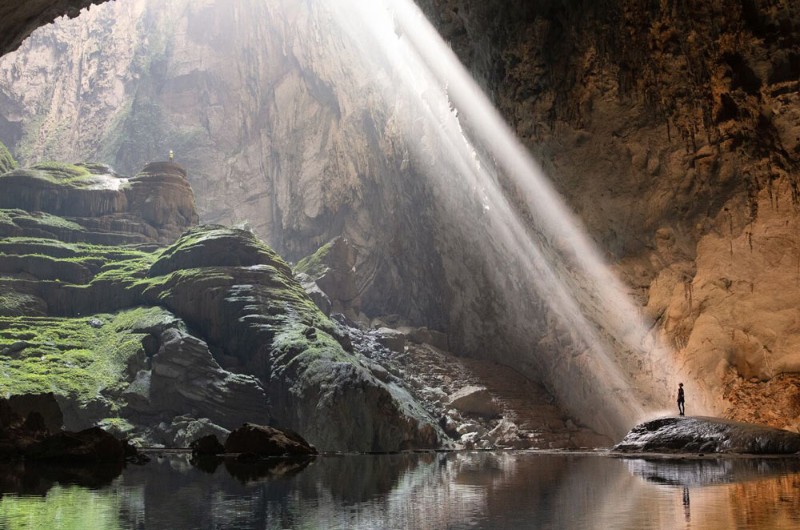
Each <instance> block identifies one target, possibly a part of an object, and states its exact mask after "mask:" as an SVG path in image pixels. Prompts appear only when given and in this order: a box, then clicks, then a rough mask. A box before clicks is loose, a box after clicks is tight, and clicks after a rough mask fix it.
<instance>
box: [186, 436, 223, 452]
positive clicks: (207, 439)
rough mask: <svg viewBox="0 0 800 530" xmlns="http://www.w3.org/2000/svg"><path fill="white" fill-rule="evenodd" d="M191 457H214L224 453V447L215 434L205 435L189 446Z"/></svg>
mask: <svg viewBox="0 0 800 530" xmlns="http://www.w3.org/2000/svg"><path fill="white" fill-rule="evenodd" d="M189 448H190V449H191V450H192V456H195V457H198V456H200V457H202V456H216V455H220V454H222V453H224V452H225V447H224V446H223V445H222V444H221V443H220V441H219V439H218V438H217V436H216V435H215V434H207V435H205V436H203V437H202V438H198V439H197V440H194V441H193V442H192V443H191V444H189Z"/></svg>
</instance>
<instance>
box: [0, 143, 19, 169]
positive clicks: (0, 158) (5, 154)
mask: <svg viewBox="0 0 800 530" xmlns="http://www.w3.org/2000/svg"><path fill="white" fill-rule="evenodd" d="M16 168H17V161H16V160H14V157H13V156H11V153H10V152H9V150H8V148H7V147H6V146H5V144H3V142H0V175H2V174H3V173H8V172H9V171H12V170H14V169H16Z"/></svg>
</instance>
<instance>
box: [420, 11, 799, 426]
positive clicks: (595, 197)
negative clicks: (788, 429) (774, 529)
mask: <svg viewBox="0 0 800 530" xmlns="http://www.w3.org/2000/svg"><path fill="white" fill-rule="evenodd" d="M421 5H422V6H423V8H424V9H425V10H426V12H427V13H428V16H429V17H430V18H431V19H432V20H434V21H435V24H436V25H437V27H439V28H440V29H441V31H442V33H443V35H444V37H445V38H446V39H448V40H449V41H450V43H451V45H452V47H453V49H454V50H455V51H456V53H458V55H459V56H460V57H461V58H462V60H463V61H464V62H465V63H466V64H467V65H468V67H469V68H470V69H471V71H472V72H473V74H474V75H475V76H476V78H477V79H479V80H481V83H482V84H483V86H484V87H485V90H486V92H487V93H488V94H490V95H491V97H492V98H493V100H494V101H495V103H496V104H497V106H498V108H499V109H500V111H501V112H502V113H503V115H504V116H505V117H506V119H508V121H509V122H510V124H511V125H512V126H513V127H514V129H515V131H516V132H517V134H518V136H519V137H520V138H521V139H522V140H523V142H525V144H526V145H527V146H528V147H529V149H530V150H531V151H532V152H533V153H535V154H536V156H537V158H538V159H539V160H540V161H541V163H542V164H543V165H544V167H545V168H546V170H547V172H548V174H549V176H550V177H551V178H552V179H553V181H554V183H555V184H556V186H557V187H558V189H559V190H560V191H561V193H562V194H563V195H564V197H565V198H566V199H567V201H568V203H569V204H570V206H571V207H572V208H573V209H574V210H575V211H576V212H577V213H578V215H579V216H580V218H581V219H582V220H583V222H584V223H585V225H586V227H587V228H588V229H589V231H590V232H591V233H592V235H593V237H594V239H595V241H596V242H597V243H598V245H599V246H600V248H601V249H602V250H603V251H604V252H605V253H606V255H607V258H608V261H609V262H610V263H611V264H612V265H613V266H614V267H615V268H616V270H617V272H618V273H619V274H620V275H621V276H622V277H623V278H624V280H625V281H626V283H627V284H628V285H629V286H630V288H631V295H632V296H633V297H634V298H635V299H637V300H638V301H639V303H640V304H641V305H642V306H643V308H644V314H645V315H646V316H647V317H648V318H649V319H652V321H653V322H654V326H655V329H657V330H659V331H660V334H661V336H662V338H663V340H664V342H666V343H667V344H668V345H670V346H671V347H672V348H673V350H674V351H675V354H674V355H675V358H676V361H677V362H678V364H679V365H682V366H683V367H684V368H686V369H688V370H689V372H691V373H692V375H693V376H694V377H696V380H697V381H704V382H705V383H704V385H705V386H706V390H707V391H708V393H709V395H711V396H712V399H714V400H715V401H716V405H715V407H716V409H717V410H718V411H720V412H724V413H726V414H729V415H732V416H734V417H738V418H741V419H748V420H751V421H762V422H769V423H772V424H775V425H778V426H787V425H788V426H794V428H796V427H797V425H796V424H797V417H798V413H800V408H799V407H800V393H798V379H797V375H796V374H797V372H798V370H800V365H798V363H797V353H796V352H797V349H796V344H795V340H796V338H797V331H798V329H797V322H798V317H800V313H798V311H797V307H798V302H800V298H799V297H798V285H800V284H798V280H797V278H798V276H797V270H800V269H798V268H797V265H798V263H800V240H799V239H798V237H797V230H796V229H797V220H798V218H797V213H798V210H797V206H798V204H797V203H798V197H797V181H798V176H799V174H798V163H800V143H799V142H800V110H799V109H800V107H799V106H798V105H800V7H798V5H797V4H796V3H793V2H784V1H770V0H763V1H759V0H751V1H746V2H735V1H711V2H696V1H690V2H673V1H666V0H665V1H660V2H659V1H638V0H637V1H628V0H611V1H604V2H581V1H573V2H570V1H542V2H507V1H502V2H500V1H498V2H481V3H480V4H479V3H477V2H470V1H459V0H444V1H438V0H430V1H427V0H426V1H423V2H421Z"/></svg>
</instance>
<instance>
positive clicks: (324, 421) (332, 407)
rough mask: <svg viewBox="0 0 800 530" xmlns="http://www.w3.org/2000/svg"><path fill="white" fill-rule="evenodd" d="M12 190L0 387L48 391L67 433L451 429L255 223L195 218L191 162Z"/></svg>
mask: <svg viewBox="0 0 800 530" xmlns="http://www.w3.org/2000/svg"><path fill="white" fill-rule="evenodd" d="M13 166H14V164H13V160H12V161H11V163H9V164H6V168H9V167H13ZM0 187H2V188H3V194H2V196H0V236H2V240H0V293H2V294H1V295H0V371H2V372H3V373H4V374H6V377H4V378H2V379H0V394H4V395H7V396H21V395H33V394H43V393H47V392H51V391H52V392H53V393H54V394H55V399H56V401H57V403H58V407H60V413H62V414H63V419H64V424H65V427H66V428H68V429H71V430H81V429H87V428H91V427H95V426H102V427H104V428H106V429H108V430H109V431H111V432H113V433H114V434H116V435H120V436H126V437H130V438H132V439H134V440H138V441H139V443H140V444H142V445H153V444H157V445H164V446H170V447H186V446H188V445H189V442H191V441H192V440H194V439H197V438H200V437H202V436H205V435H209V434H214V435H217V436H220V437H221V436H227V434H228V433H229V432H230V431H231V430H232V429H234V428H236V427H238V426H240V425H241V424H242V423H244V422H254V423H259V424H267V423H269V424H274V425H280V426H282V427H285V428H288V429H291V430H293V431H296V432H298V433H302V435H303V437H304V438H306V439H307V440H309V442H311V443H312V444H314V445H315V446H316V447H319V448H320V449H321V450H326V451H397V450H402V449H421V448H435V447H439V446H441V445H442V443H443V440H445V439H446V436H445V435H444V433H443V431H442V430H441V429H440V428H439V427H438V425H437V424H436V422H435V421H434V420H433V418H431V417H430V415H429V414H428V413H427V412H425V410H423V408H422V407H421V406H420V405H419V404H418V403H417V402H416V401H415V400H414V399H413V398H412V397H411V395H410V394H409V392H408V391H407V390H406V389H404V387H403V385H402V384H401V383H400V382H399V381H384V380H382V379H381V377H382V371H381V370H377V369H375V368H373V367H372V366H373V364H374V363H369V362H368V361H367V359H366V358H365V356H364V353H363V352H361V351H359V349H358V347H354V345H353V343H352V342H351V340H350V339H349V337H348V334H347V333H346V331H344V329H343V327H342V326H341V325H340V324H338V323H336V322H334V321H332V320H330V319H329V318H328V317H327V316H326V315H325V314H324V313H323V312H322V311H320V309H319V308H318V307H317V306H316V305H315V303H314V302H313V301H312V300H311V298H309V296H308V294H307V293H306V292H305V291H304V290H303V287H302V286H301V285H300V284H299V283H298V282H297V281H296V280H295V278H294V276H293V273H292V270H291V268H290V267H289V265H288V264H287V263H286V262H285V261H284V260H283V259H282V258H281V257H280V256H278V255H277V254H276V253H275V252H274V251H273V250H272V249H271V248H269V247H268V246H267V245H265V244H264V243H263V242H261V241H260V240H259V239H258V238H257V237H256V236H255V235H254V234H253V233H251V232H249V231H247V230H239V229H233V228H226V227H223V226H194V227H193V228H192V226H193V225H196V223H197V214H196V213H195V209H194V198H193V196H192V192H191V189H190V188H189V185H188V181H187V180H186V174H185V171H184V170H183V169H182V168H180V167H179V166H177V165H175V164H172V163H169V162H159V163H151V164H149V165H148V166H147V167H146V168H145V169H144V170H143V171H142V172H140V173H139V174H138V175H136V176H135V177H133V178H125V177H121V176H119V175H116V174H115V173H114V172H113V171H112V170H111V169H110V168H107V167H105V166H100V165H95V164H79V165H66V164H56V163H51V164H46V165H38V166H34V167H32V168H26V169H12V170H11V171H7V172H6V173H4V174H2V175H0ZM164 245H166V246H164ZM376 374H377V375H376Z"/></svg>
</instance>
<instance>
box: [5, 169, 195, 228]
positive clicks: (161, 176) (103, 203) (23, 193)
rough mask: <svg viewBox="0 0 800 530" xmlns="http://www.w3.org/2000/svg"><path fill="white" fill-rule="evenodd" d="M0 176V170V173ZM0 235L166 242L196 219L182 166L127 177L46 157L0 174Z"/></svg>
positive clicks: (191, 196)
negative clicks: (1, 191)
mask: <svg viewBox="0 0 800 530" xmlns="http://www.w3.org/2000/svg"><path fill="white" fill-rule="evenodd" d="M0 173H2V172H0ZM0 186H2V187H3V194H2V195H0V208H6V209H15V210H14V211H13V212H9V213H5V214H4V215H3V216H2V217H0V233H2V234H4V235H32V236H34V237H42V236H43V237H48V236H49V237H54V236H55V237H58V238H59V239H65V240H67V241H87V242H93V243H101V244H120V243H155V242H157V243H161V244H166V243H169V242H171V241H173V240H174V239H175V238H176V237H177V236H178V235H180V234H181V233H182V232H183V231H184V230H185V229H186V228H188V227H190V226H192V225H195V224H197V222H198V217H197V213H196V211H195V206H194V195H193V193H192V190H191V188H190V186H189V182H188V180H187V177H186V171H185V170H184V169H182V168H181V167H180V166H177V165H175V164H170V163H154V164H149V165H148V166H147V167H145V169H144V170H143V171H142V172H141V173H139V174H137V175H136V176H135V177H133V178H126V177H122V176H120V175H117V174H116V173H115V172H114V171H113V170H112V169H111V168H110V167H108V166H104V165H102V164H74V165H73V164H62V163H55V162H48V163H42V164H37V165H34V166H32V167H30V168H23V169H15V170H13V171H10V172H7V173H4V174H0Z"/></svg>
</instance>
